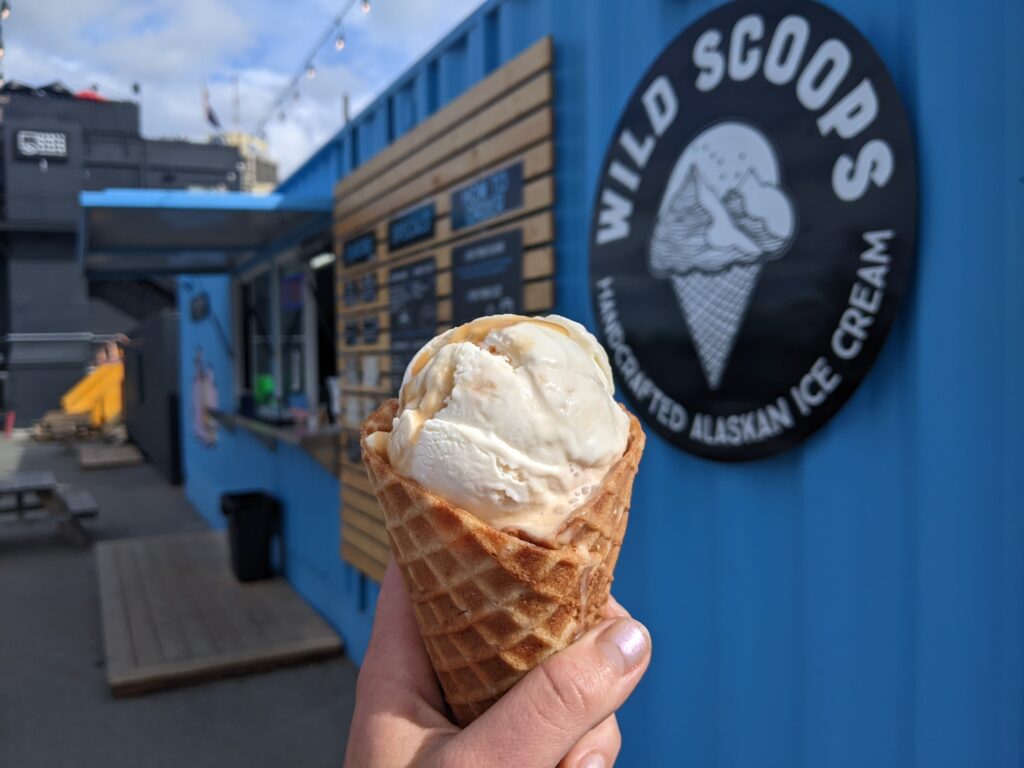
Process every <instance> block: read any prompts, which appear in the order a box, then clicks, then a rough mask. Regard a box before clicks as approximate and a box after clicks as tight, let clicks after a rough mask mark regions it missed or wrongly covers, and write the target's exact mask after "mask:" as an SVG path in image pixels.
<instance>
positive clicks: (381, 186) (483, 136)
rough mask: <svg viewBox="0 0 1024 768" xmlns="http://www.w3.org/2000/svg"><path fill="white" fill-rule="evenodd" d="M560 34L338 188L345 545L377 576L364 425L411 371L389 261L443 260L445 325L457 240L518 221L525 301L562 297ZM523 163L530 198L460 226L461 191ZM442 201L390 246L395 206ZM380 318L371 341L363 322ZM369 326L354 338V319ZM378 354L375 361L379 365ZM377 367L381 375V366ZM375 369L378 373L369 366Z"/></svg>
mask: <svg viewBox="0 0 1024 768" xmlns="http://www.w3.org/2000/svg"><path fill="white" fill-rule="evenodd" d="M551 69H552V45H551V40H550V39H549V38H546V39H544V40H541V41H540V42H538V43H537V44H535V45H534V46H532V47H531V48H529V49H528V50H526V51H525V52H523V53H522V54H520V55H519V56H518V57H517V58H515V59H513V60H512V61H510V62H508V63H507V64H506V65H505V66H503V67H501V68H500V69H499V70H497V71H496V72H494V73H492V74H491V75H490V76H489V77H487V78H486V79H485V80H483V81H481V82H480V83H478V84H477V85H476V86H474V87H473V88H471V89H470V90H469V91H467V92H466V93H465V94H463V95H462V96H461V97H460V98H459V99H457V100H456V101H454V102H453V103H451V104H450V105H448V106H447V107H445V108H444V109H443V110H441V111H440V112H438V113H437V114H435V115H433V116H432V117H431V118H429V119H428V120H426V121H424V122H423V123H421V124H420V125H419V126H417V127H416V128H415V129H414V130H413V131H411V132H409V133H408V134H406V135H405V136H403V137H402V138H401V139H399V140H398V141H396V142H395V143H394V144H392V145H390V146H389V147H388V148H387V149H385V150H383V151H382V152H380V153H379V154H377V155H375V156H374V157H373V158H372V159H371V160H369V161H368V162H366V163H365V164H364V165H363V166H362V167H360V168H359V169H358V170H356V171H355V172H353V173H351V174H349V175H348V176H346V177H345V178H344V179H342V180H341V181H340V182H338V184H337V186H336V187H335V207H334V242H335V250H336V252H337V255H338V260H337V292H336V295H337V297H338V306H337V310H338V311H337V314H338V371H339V375H340V377H341V381H342V433H341V521H342V525H341V531H342V542H341V556H342V558H343V559H344V560H345V561H346V562H348V563H350V564H352V565H353V566H354V567H356V568H358V569H359V570H361V571H362V572H363V573H365V574H367V575H368V576H370V577H371V578H373V579H375V580H378V581H379V580H380V579H381V577H382V576H383V573H384V567H385V565H386V563H387V559H388V540H387V534H386V532H385V530H384V522H383V518H382V516H381V512H380V509H379V508H378V506H377V502H376V499H375V498H374V497H373V493H372V490H371V489H370V484H369V481H368V480H367V479H366V475H365V471H364V469H363V467H362V464H361V463H360V461H359V456H358V441H359V433H358V430H359V426H360V423H361V422H362V420H363V419H364V418H365V417H366V416H367V415H369V413H370V412H372V411H373V410H374V409H375V408H376V407H377V406H378V405H379V404H380V403H381V402H382V401H383V400H385V399H386V398H388V397H392V396H394V395H396V394H397V390H398V387H399V385H400V383H401V377H402V374H403V371H401V370H391V368H392V358H391V354H390V352H391V335H390V327H389V326H390V310H389V298H390V297H389V292H388V280H389V275H390V273H391V270H392V269H394V268H396V267H403V266H406V265H409V264H415V263H418V262H420V261H422V260H424V259H427V258H430V257H433V259H434V262H435V266H436V286H437V322H438V326H437V328H436V329H434V330H435V331H442V330H444V329H446V328H448V327H450V325H451V323H452V321H453V305H452V272H451V269H452V251H453V249H455V248H458V247H459V246H461V245H463V244H466V243H471V242H474V241H476V240H478V239H480V238H482V237H490V236H491V235H497V234H501V233H505V232H512V231H520V232H521V233H522V246H523V253H522V256H523V259H522V262H523V275H522V277H523V280H524V283H523V304H524V306H523V311H524V312H526V313H539V312H545V311H547V310H550V309H551V308H552V307H553V305H554V293H555V292H554V284H553V282H552V276H553V275H554V273H555V253H554V247H553V243H554V237H555V231H554V229H555V225H554V214H553V207H554V202H555V185H554V177H553V175H552V174H553V171H554V160H555V156H554V144H553V135H554V129H553V119H554V118H553V112H552V91H553V78H552V71H551ZM516 164H520V165H521V166H522V173H523V190H522V191H523V195H522V197H523V201H522V205H520V206H518V207H516V208H515V209H513V210H510V211H508V212H506V213H504V214H502V215H500V216H496V217H493V218H490V219H488V220H487V221H484V222H481V223H480V224H477V225H474V226H467V227H464V228H461V229H459V230H458V231H457V232H453V231H452V221H451V193H452V192H453V191H454V190H456V189H460V188H462V187H464V186H465V185H467V184H470V183H472V182H473V181H474V180H475V179H478V178H483V177H486V176H489V175H490V174H492V173H495V172H496V171H500V170H502V169H504V168H508V167H510V166H513V165H516ZM429 203H433V205H434V210H435V220H434V234H433V236H432V237H431V238H430V239H428V240H424V241H420V242H417V243H413V244H410V245H409V246H407V247H404V248H399V249H395V250H391V249H390V248H389V244H388V223H389V221H390V220H391V219H393V218H394V217H395V216H396V215H399V214H402V213H403V212H405V211H408V210H412V209H415V208H418V207H420V206H422V205H426V204H429ZM369 232H373V233H374V234H375V235H376V243H377V246H376V251H375V253H374V255H373V257H372V258H370V259H369V260H367V261H364V262H361V263H358V264H354V265H351V266H346V265H345V264H344V259H343V254H344V246H345V243H346V241H349V240H352V239H353V238H356V237H360V236H362V235H365V234H367V233H369ZM370 276H373V277H375V278H376V285H377V291H376V297H375V298H374V299H373V300H371V301H367V302H363V301H362V297H361V296H360V297H359V299H360V300H359V301H358V302H356V303H354V304H353V303H347V302H346V299H345V285H346V283H349V282H351V281H356V282H357V283H358V282H359V281H361V280H362V279H364V278H367V277H370ZM368 319H369V321H370V322H371V323H373V322H374V321H375V322H376V324H377V329H378V336H377V338H376V339H371V341H369V342H367V341H366V340H365V339H364V338H363V335H362V332H361V331H362V328H363V323H364V322H366V321H367V320H368ZM352 323H355V324H356V325H357V327H358V328H359V329H360V334H359V338H358V339H357V340H356V341H355V342H354V343H351V344H350V343H348V341H347V340H346V327H348V326H349V325H350V324H352ZM374 362H375V363H376V366H374ZM374 368H375V369H376V371H377V372H378V373H377V375H376V376H373V375H372V371H373V370H374ZM368 371H369V372H368Z"/></svg>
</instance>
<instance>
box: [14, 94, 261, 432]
mask: <svg viewBox="0 0 1024 768" xmlns="http://www.w3.org/2000/svg"><path fill="white" fill-rule="evenodd" d="M241 168H242V161H241V158H240V152H239V150H238V149H237V148H235V147H233V146H225V145H219V146H218V145H214V144H199V143H194V142H189V141H184V140H152V139H144V138H142V136H141V134H140V131H139V105H138V104H136V103H133V102H126V101H107V100H105V99H103V98H102V97H99V96H97V94H95V93H93V92H91V91H86V92H83V93H80V94H77V95H76V94H74V93H72V92H71V91H69V90H68V89H67V88H65V87H64V86H62V85H60V84H56V83H55V84H53V85H50V86H46V87H44V88H31V87H27V86H24V85H21V84H18V83H8V84H6V85H5V86H4V87H3V88H2V89H0V339H2V340H3V342H4V343H3V345H2V347H0V381H2V382H3V384H4V386H3V406H4V407H5V408H12V409H14V410H16V411H17V414H18V422H19V423H24V422H25V420H26V419H32V418H36V417H38V416H40V415H42V414H43V413H44V412H45V411H46V410H49V409H51V408H57V407H58V405H59V399H60V395H61V394H62V393H63V392H65V391H66V390H67V389H68V387H70V386H71V385H72V384H73V383H74V382H75V381H76V380H78V379H79V378H80V377H81V375H82V373H83V371H84V369H85V366H86V365H87V364H88V362H89V360H90V359H91V356H92V341H91V340H92V339H93V338H94V335H100V336H102V335H108V334H113V333H124V332H127V331H130V330H131V329H132V328H134V327H135V326H136V325H137V324H138V322H139V321H140V320H142V319H143V318H144V317H146V316H148V315H149V314H151V313H153V312H155V311H157V310H160V309H162V308H166V307H168V306H173V305H174V302H175V290H176V289H175V286H174V283H173V281H167V280H162V279H160V278H154V279H150V280H130V281H129V280H125V281H107V282H96V283H90V282H89V281H88V280H87V279H86V277H85V275H84V273H83V271H82V267H81V264H80V263H79V259H78V250H77V241H76V231H77V227H78V223H79V218H80V209H79V202H78V196H79V193H80V192H81V191H83V190H100V189H107V188H111V187H142V188H161V189H182V188H193V187H201V188H205V189H223V190H237V189H239V187H240V185H241V178H240V177H241V175H242V174H241V170H240V169H241Z"/></svg>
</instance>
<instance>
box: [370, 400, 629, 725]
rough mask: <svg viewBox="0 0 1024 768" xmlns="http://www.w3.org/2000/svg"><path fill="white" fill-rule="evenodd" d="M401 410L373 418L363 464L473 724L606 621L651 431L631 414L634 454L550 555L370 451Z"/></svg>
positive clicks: (442, 674) (444, 683) (435, 659)
mask: <svg viewBox="0 0 1024 768" xmlns="http://www.w3.org/2000/svg"><path fill="white" fill-rule="evenodd" d="M397 409H398V401H397V400H389V401H387V402H385V403H384V404H383V405H382V406H381V407H380V408H379V409H378V410H377V411H376V412H375V413H374V414H373V415H372V416H370V418H369V419H367V420H366V423H365V424H364V425H363V429H362V448H363V462H364V464H365V465H366V471H367V475H368V476H369V479H370V483H371V484H372V485H373V490H374V493H375V494H376V496H377V500H378V501H379V502H380V505H381V508H382V510H383V514H384V522H385V525H386V527H387V531H388V537H389V539H390V541H391V551H392V554H393V555H394V558H395V561H396V562H397V564H398V566H399V568H400V570H401V572H402V575H403V577H404V579H405V583H406V586H407V587H408V589H409V595H410V597H411V598H412V604H413V608H414V610H415V613H416V620H417V622H418V623H419V628H420V633H421V634H422V636H423V641H424V644H425V645H426V648H427V653H428V655H429V656H430V660H431V663H432V664H433V666H434V671H435V672H436V673H437V677H438V680H439V681H440V683H441V688H442V689H443V691H444V695H445V699H446V700H447V702H448V704H449V706H450V707H451V709H452V712H453V713H454V715H455V719H456V721H457V722H458V723H459V724H460V725H462V726H466V725H468V724H469V723H471V722H472V721H473V720H475V719H476V718H477V717H478V716H479V715H481V714H482V713H483V712H484V711H485V710H486V709H487V708H488V707H490V706H491V705H492V704H494V702H496V701H497V700H498V699H499V698H500V697H501V695H502V694H504V693H505V691H507V690H508V689H509V688H511V687H512V686H513V685H515V683H516V682H517V681H518V680H519V679H520V678H521V677H523V675H525V674H526V673H527V672H528V671H529V670H531V669H533V668H534V667H535V666H537V665H538V664H540V663H541V662H542V661H543V660H544V659H545V658H547V657H548V656H550V655H551V654H553V653H555V652H556V651H559V650H561V649H562V648H565V647H566V646H567V645H569V644H570V643H571V642H572V641H573V640H574V639H575V638H576V637H578V636H579V635H580V634H581V633H583V632H584V631H586V630H587V629H589V628H590V627H592V626H593V625H595V624H597V623H598V622H599V621H600V620H601V618H602V615H603V611H604V607H605V603H606V602H607V600H608V594H609V591H610V589H611V583H612V571H613V570H614V568H615V561H616V560H617V559H618V556H619V548H620V547H621V545H622V537H623V535H624V534H625V531H626V520H627V518H628V516H629V500H630V494H631V492H632V488H633V477H634V476H635V475H636V470H637V466H638V464H639V463H640V456H641V454H642V453H643V449H644V433H643V430H642V429H641V428H640V423H639V422H638V421H637V419H636V417H634V416H633V415H632V414H628V412H627V414H628V415H629V441H628V443H627V446H626V451H625V454H624V455H623V456H622V458H621V459H619V460H618V462H616V463H615V465H614V466H613V467H612V468H611V470H609V472H608V475H607V476H606V477H605V479H604V482H602V484H601V486H600V488H599V489H598V490H597V491H595V492H594V493H593V494H592V495H591V497H590V499H588V500H587V502H586V503H585V504H584V505H583V506H581V507H580V508H579V509H578V510H577V511H576V513H575V514H574V515H573V517H572V518H570V519H569V520H568V521H567V522H566V524H565V526H563V528H562V529H561V531H560V532H559V533H558V535H557V542H556V543H555V545H554V546H542V545H540V544H536V543H533V542H531V541H529V540H527V539H526V538H524V537H523V536H521V535H518V534H516V533H510V532H506V531H501V530H498V529H497V528H493V527H492V526H490V525H489V524H487V523H486V522H484V521H482V520H480V519H479V518H477V517H476V516H475V515H472V514H470V513H469V512H466V511H465V510H463V509H460V508H459V507H456V506H454V505H452V504H450V503H448V502H447V501H445V500H444V499H443V498H441V497H440V496H437V495H436V494H434V493H432V492H431V491H429V490H427V489H426V488H424V487H423V486H421V485H420V484H419V483H417V482H416V481H415V480H411V479H409V478H407V477H403V476H402V475H400V474H399V473H398V472H396V471H395V470H394V469H392V467H391V465H390V464H389V463H388V460H387V457H386V456H381V455H380V454H378V453H377V452H376V451H374V450H372V449H371V448H369V446H368V445H367V443H366V438H367V436H368V435H370V434H372V433H373V432H377V431H382V432H390V431H391V425H392V420H393V418H394V416H395V414H396V412H397Z"/></svg>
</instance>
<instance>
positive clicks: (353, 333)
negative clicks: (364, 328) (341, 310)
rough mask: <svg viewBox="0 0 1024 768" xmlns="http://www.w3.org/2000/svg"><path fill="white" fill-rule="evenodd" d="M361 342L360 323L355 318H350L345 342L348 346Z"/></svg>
mask: <svg viewBox="0 0 1024 768" xmlns="http://www.w3.org/2000/svg"><path fill="white" fill-rule="evenodd" d="M358 343H359V323H358V322H357V321H355V320H349V321H348V322H347V323H345V344H346V345H347V346H350V347H351V346H354V345H356V344H358Z"/></svg>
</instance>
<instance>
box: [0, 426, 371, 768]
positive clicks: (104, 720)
mask: <svg viewBox="0 0 1024 768" xmlns="http://www.w3.org/2000/svg"><path fill="white" fill-rule="evenodd" d="M18 469H22V470H39V469H47V470H51V471H52V472H54V474H55V475H56V477H57V480H58V481H59V482H61V483H75V484H78V485H81V486H83V487H86V488H88V489H89V490H90V491H91V492H92V494H93V496H95V498H96V500H97V501H98V502H99V507H100V514H99V517H98V518H97V519H96V520H92V521H87V522H86V523H85V527H86V529H87V530H88V531H89V532H90V534H91V537H92V540H93V541H104V540H111V539H119V538H126V537H133V536H148V535H153V534H165V533H183V532H190V531H202V530H205V529H206V528H207V525H206V523H205V522H204V521H203V519H202V518H201V517H200V516H199V515H198V514H197V513H196V512H195V511H194V510H193V509H192V508H191V506H190V505H189V504H188V502H187V501H186V500H185V497H184V493H183V491H182V489H181V488H180V487H175V486H169V485H168V484H167V483H166V482H164V480H163V478H162V477H161V476H160V475H159V474H158V473H157V472H156V470H155V469H153V468H152V467H150V466H148V465H142V466H136V467H125V468H119V469H107V470H100V471H95V470H93V471H83V470H81V469H79V467H78V463H77V457H76V455H75V454H74V452H72V451H69V450H68V449H66V448H64V447H62V446H59V445H55V444H35V443H32V442H29V441H27V440H15V441H12V442H8V441H4V440H3V439H2V438H0V473H4V472H8V471H13V470H18ZM99 610H100V609H99V594H98V588H97V578H96V572H95V557H94V553H93V548H92V547H91V546H90V547H87V548H82V547H75V546H74V545H72V544H71V543H69V542H68V541H67V540H66V539H65V538H64V537H63V535H62V534H61V533H60V532H58V530H57V526H56V524H55V523H53V522H51V521H49V520H43V521H40V522H36V523H33V524H18V523H16V522H14V521H13V519H9V518H7V517H5V518H3V519H2V522H0V766H11V767H12V768H15V767H16V768H35V767H36V766H39V767H40V768H42V767H44V766H45V767H46V768H51V767H52V766H75V767H76V768H91V767H92V766H97V767H101V768H118V766H130V767H131V768H134V767H135V766H146V768H163V767H164V766H167V767H168V768H180V767H181V766H189V768H206V767H207V766H209V767H210V768H213V766H216V767H217V768H231V767H232V766H246V767H250V766H275V767H277V766H289V767H291V766H295V767H296V768H305V767H306V766H309V767H310V768H315V767H317V766H325V767H326V766H331V767H332V768H336V766H339V765H340V764H341V762H342V758H343V755H344V749H345V740H346V736H347V733H348V724H349V720H350V718H351V714H352V704H353V697H354V694H355V679H356V668H355V667H354V666H353V665H352V663H351V662H349V661H348V660H347V659H344V658H336V659H331V660H329V661H322V662H316V663H311V664H305V665H301V666H296V667H288V668H284V669H278V670H275V671H271V672H264V673H259V674H254V675H250V676H245V677H236V678H228V679H224V680H219V681H214V682H208V683H203V684H201V685H197V686H193V687H188V688H179V689H174V690H169V691H163V692H158V693H153V694H148V695H144V696H140V697H135V698H124V699H115V698H113V697H112V696H111V694H110V691H109V689H108V687H107V681H106V675H105V670H104V648H103V638H102V631H101V628H100V617H99Z"/></svg>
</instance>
